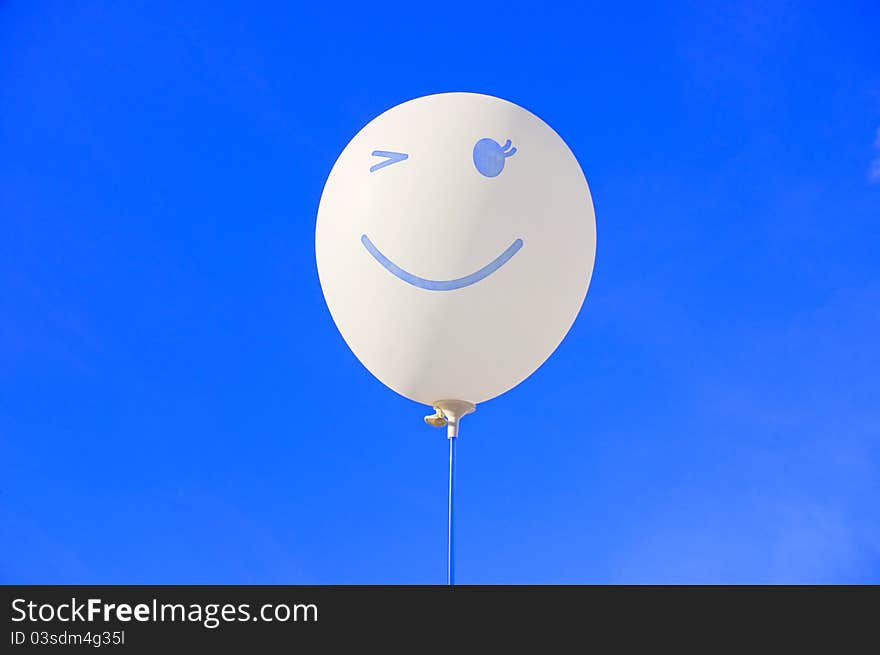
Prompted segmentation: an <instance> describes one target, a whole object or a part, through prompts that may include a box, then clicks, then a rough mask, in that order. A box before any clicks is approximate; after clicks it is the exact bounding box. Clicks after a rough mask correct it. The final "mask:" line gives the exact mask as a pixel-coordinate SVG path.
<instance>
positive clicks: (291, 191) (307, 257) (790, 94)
mask: <svg viewBox="0 0 880 655" xmlns="http://www.w3.org/2000/svg"><path fill="white" fill-rule="evenodd" d="M298 4H299V3H276V4H272V3H265V4H262V3H261V4H260V6H259V8H257V6H256V5H255V4H254V3H244V2H242V3H227V4H224V3H217V2H210V3H208V2H205V3H179V2H156V1H153V2H127V3H106V2H103V3H102V2H79V1H65V2H43V3H32V2H22V1H15V0H13V1H9V2H2V3H0V227H2V232H0V237H2V238H0V582H5V583H86V582H89V583H385V582H387V583H442V582H443V581H444V579H445V578H444V575H445V540H446V532H445V530H446V515H445V509H446V506H445V502H446V441H445V439H444V438H443V436H442V434H441V433H440V432H439V431H432V430H431V429H429V428H427V427H426V426H425V425H424V424H423V423H422V418H421V417H422V415H423V414H424V413H425V412H424V410H423V408H422V407H421V406H419V405H417V404H415V403H412V402H409V401H407V400H405V399H402V398H400V397H399V396H397V395H396V394H394V393H393V392H391V391H389V390H387V389H386V388H385V387H383V386H382V385H381V384H380V383H379V382H378V381H376V380H375V379H373V378H372V377H371V376H370V374H369V373H367V372H366V370H365V369H364V368H363V367H362V366H361V365H360V364H359V363H358V362H357V360H356V359H355V357H354V356H353V355H352V354H351V352H350V351H349V350H348V349H347V347H346V346H345V344H344V342H343V341H342V339H341V338H340V336H339V334H338V332H337V331H336V329H335V327H334V325H333V322H332V320H331V318H330V315H329V312H328V311H327V309H326V306H325V305H324V302H323V299H322V296H321V291H320V287H319V284H318V279H317V272H316V267H315V261H314V226H315V216H316V210H317V205H318V200H319V198H320V194H321V190H322V187H323V183H324V180H325V177H326V175H327V173H328V172H329V170H330V167H331V166H332V164H333V162H334V161H335V159H336V157H337V156H338V154H339V153H340V152H341V150H342V148H343V147H344V146H345V144H346V143H347V142H348V140H349V139H350V138H351V137H352V136H353V135H354V134H355V133H356V132H357V131H358V130H359V129H360V128H361V127H362V126H363V125H364V124H366V123H367V122H368V121H369V120H370V119H371V118H372V117H374V116H375V115H377V114H379V113H381V112H382V111H384V110H385V109H388V108H390V107H392V106H393V105H395V104H398V103H400V102H402V101H404V100H407V99H410V98H413V97H417V96H420V95H424V94H427V93H434V92H441V91H457V90H462V91H477V92H482V93H488V94H493V95H498V96H501V97H504V98H507V99H509V100H512V101H514V102H516V103H518V104H521V105H523V106H525V107H526V108H528V109H530V110H532V111H534V112H535V113H537V114H538V115H539V116H541V117H542V118H544V119H545V120H546V121H547V122H548V123H550V124H551V125H552V126H553V127H554V128H555V129H556V130H557V131H558V132H559V133H560V134H561V135H562V136H563V138H564V139H565V140H566V141H567V142H568V144H569V145H570V146H571V148H572V150H573V151H574V152H575V154H576V155H577V157H578V159H579V160H580V162H581V165H582V167H583V169H584V171H585V173H586V176H587V179H588V180H589V182H590V185H591V189H592V193H593V199H594V202H595V206H596V220H597V228H598V235H599V238H598V249H597V259H596V267H595V271H594V275H593V281H592V285H591V288H590V292H589V294H588V296H587V301H586V303H585V305H584V309H583V310H582V312H581V315H580V317H579V318H578V320H577V321H576V323H575V325H574V327H573V328H572V330H571V332H570V333H569V335H568V336H567V338H566V339H565V341H564V342H563V344H562V345H561V346H560V348H559V349H558V350H557V352H556V353H555V354H554V355H553V356H552V357H551V358H550V359H549V360H548V362H547V363H546V364H545V365H544V366H543V367H542V368H541V369H540V370H539V371H538V372H537V373H536V374H535V375H533V376H532V377H531V378H530V379H528V380H527V381H526V382H524V383H523V384H522V385H520V386H519V387H517V388H516V389H514V390H513V391H511V392H510V393H508V394H506V395H504V396H502V397H500V398H498V399H495V400H493V401H490V402H489V403H486V404H485V405H482V406H481V407H480V408H479V410H478V412H477V413H476V414H475V415H473V416H472V417H468V419H467V422H466V424H465V427H464V428H463V436H462V439H461V443H460V444H459V451H458V456H459V463H458V499H459V505H458V516H457V518H458V541H457V548H458V558H457V562H458V570H457V577H458V581H459V582H461V583H512V582H523V583H567V582H584V583H617V582H638V583H641V582H725V583H739V582H822V583H824V582H841V583H849V582H875V583H876V582H880V511H878V507H880V402H878V398H880V383H878V375H877V371H878V367H880V339H878V336H877V335H878V334H880V310H878V307H880V163H878V162H880V133H878V128H880V67H878V62H880V39H878V25H880V8H878V7H877V5H876V3H872V2H861V3H825V6H824V8H812V9H810V10H806V9H805V8H804V7H803V6H799V5H797V4H795V3H780V2H742V3H734V6H731V3H717V4H716V3H706V2H692V3H675V2H673V3H668V2H664V3H657V4H655V5H638V4H636V5H626V4H624V3H597V4H595V5H588V6H578V7H576V8H575V7H574V5H575V3H565V5H568V6H564V5H563V4H560V5H558V6H555V7H554V6H553V4H552V3H548V4H544V5H541V7H540V8H537V7H536V6H534V5H525V6H522V7H520V6H514V3H492V2H466V3H460V4H457V3H442V8H441V5H436V4H435V5H424V6H423V5H420V4H418V3H405V4H399V5H398V4H394V3H388V2H383V3H355V4H352V5H350V6H343V7H340V6H338V5H337V6H328V7H326V8H325V7H321V6H318V5H319V4H320V3H314V6H312V7H310V8H308V9H302V8H300V7H298V6H297V5H298Z"/></svg>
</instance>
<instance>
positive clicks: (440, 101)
mask: <svg viewBox="0 0 880 655" xmlns="http://www.w3.org/2000/svg"><path fill="white" fill-rule="evenodd" d="M315 251H316V257H317V264H318V275H319V277H320V281H321V288H322V290H323V292H324V297H325V299H326V301H327V306H328V307H329V309H330V313H331V315H332V316H333V320H334V321H335V323H336V325H337V327H338V328H339V331H340V333H341V334H342V337H343V338H344V339H345V342H346V343H347V344H348V346H349V347H350V348H351V350H352V351H353V352H354V354H355V355H356V356H357V357H358V359H360V361H361V362H362V363H363V364H364V366H366V367H367V369H368V370H369V371H370V372H371V373H372V374H373V375H375V376H376V377H377V378H378V379H379V380H380V381H381V382H383V383H384V384H385V385H387V386H388V387H390V388H391V389H393V390H394V391H396V392H398V393H399V394H401V395H403V396H406V397H407V398H410V399H412V400H415V401H418V402H422V403H425V404H428V405H436V404H437V403H438V401H441V400H444V399H456V400H460V401H465V402H466V403H480V402H483V401H486V400H489V399H490V398H494V397H495V396H498V395H499V394H502V393H504V392H505V391H507V390H509V389H511V388H512V387H514V386H516V385H517V384H519V383H520V382H522V381H523V380H524V379H525V378H527V377H528V376H529V375H531V374H532V373H533V372H534V371H535V370H536V369H537V368H538V367H539V366H540V365H541V364H542V363H543V362H544V361H545V360H546V359H547V358H548V357H549V356H550V354H551V353H552V352H553V351H554V350H555V349H556V347H557V346H558V345H559V343H560V342H561V341H562V339H563V338H564V337H565V335H566V333H567V332H568V330H569V328H570V327H571V325H572V323H573V322H574V320H575V317H576V316H577V314H578V312H579V311H580V308H581V305H582V304H583V301H584V297H585V296H586V293H587V288H588V286H589V284H590V277H591V275H592V272H593V261H594V259H595V253H596V223H595V217H594V212H593V202H592V199H591V197H590V191H589V188H588V186H587V181H586V179H585V178H584V174H583V172H582V171H581V168H580V166H579V165H578V162H577V160H576V159H575V157H574V155H573V154H572V152H571V150H570V149H569V148H568V146H566V144H565V142H563V140H562V139H561V138H560V137H559V135H557V134H556V132H554V131H553V130H552V129H551V128H550V127H549V126H548V125H547V124H546V123H544V122H543V121H542V120H541V119H540V118H538V117H537V116H535V115H534V114H532V113H530V112H528V111H526V110H525V109H523V108H522V107H519V106H517V105H515V104H513V103H510V102H507V101H506V100H501V99H499V98H494V97H492V96H486V95H479V94H474V93H443V94H438V95H431V96H425V97H422V98H417V99H415V100H410V101H409V102H405V103H403V104H401V105H398V106H396V107H394V108H392V109H390V110H388V111H386V112H385V113H383V114H381V115H380V116H378V117H377V118H375V119H374V120H372V121H371V122H370V123H369V124H368V125H367V126H366V127H364V128H363V129H362V130H361V131H360V132H358V134H357V135H356V136H355V137H354V139H352V140H351V142H350V143H349V144H348V145H347V146H346V147H345V150H343V152H342V154H341V155H340V156H339V159H338V160H337V161H336V164H335V165H334V166H333V169H332V170H331V171H330V175H329V177H328V178H327V183H326V185H325V187H324V192H323V195H322V196H321V203H320V206H319V208H318V222H317V228H316V233H315Z"/></svg>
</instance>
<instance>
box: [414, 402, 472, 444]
mask: <svg viewBox="0 0 880 655" xmlns="http://www.w3.org/2000/svg"><path fill="white" fill-rule="evenodd" d="M433 405H434V409H435V410H436V412H437V413H436V414H434V415H433V416H426V417H425V422H426V423H427V424H428V425H432V426H434V427H438V428H439V427H442V426H443V425H446V437H447V438H449V439H454V438H455V437H457V436H458V423H459V421H461V417H462V416H465V415H466V414H471V413H473V412H475V411H476V409H477V406H476V405H474V404H473V403H469V402H467V401H466V400H438V401H437V402H435V403H433Z"/></svg>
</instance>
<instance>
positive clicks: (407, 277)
mask: <svg viewBox="0 0 880 655" xmlns="http://www.w3.org/2000/svg"><path fill="white" fill-rule="evenodd" d="M361 243H363V244H364V248H366V249H367V252H369V253H370V254H371V255H372V256H373V258H374V259H375V260H376V261H377V262H379V263H380V264H382V266H383V267H384V268H385V270H387V271H388V272H389V273H391V274H392V275H394V276H395V277H397V278H399V279H401V280H403V281H404V282H406V283H407V284H411V285H413V286H414V287H418V288H420V289H427V290H428V291H454V290H455V289H461V288H463V287H469V286H470V285H472V284H476V283H477V282H479V281H480V280H482V279H484V278H487V277H489V276H490V275H492V273H494V272H495V271H497V270H498V269H499V268H501V267H502V266H504V265H505V264H506V263H507V262H508V261H510V259H511V257H513V256H514V255H515V254H516V253H517V252H519V249H520V248H522V247H523V241H522V239H517V240H515V241H514V242H513V243H511V244H510V246H508V247H507V250H505V251H504V252H502V253H501V254H500V255H498V256H497V257H496V258H495V259H493V260H492V261H491V262H489V263H488V264H486V265H485V266H483V268H481V269H480V270H478V271H474V272H473V273H471V274H470V275H466V276H464V277H459V278H455V279H454V280H429V279H427V278H423V277H419V276H417V275H413V274H412V273H410V272H408V271H405V270H403V269H402V268H400V266H398V265H397V264H395V263H394V262H392V261H391V260H390V259H388V258H387V257H386V256H385V255H383V254H382V253H381V252H380V251H379V249H378V248H377V247H376V246H374V245H373V242H372V241H370V238H369V237H368V236H367V235H366V234H364V235H363V236H362V237H361Z"/></svg>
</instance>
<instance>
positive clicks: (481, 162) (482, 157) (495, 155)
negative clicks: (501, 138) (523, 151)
mask: <svg viewBox="0 0 880 655" xmlns="http://www.w3.org/2000/svg"><path fill="white" fill-rule="evenodd" d="M515 154H516V148H511V146H510V139H508V140H507V141H506V142H505V143H504V145H503V146H502V145H499V144H498V142H497V141H495V140H494V139H480V140H479V141H477V143H476V144H475V145H474V166H476V167H477V170H478V171H480V174H481V175H485V176H486V177H496V176H498V175H500V174H501V171H503V170H504V160H505V159H507V158H508V157H513V155H515Z"/></svg>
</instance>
